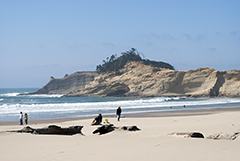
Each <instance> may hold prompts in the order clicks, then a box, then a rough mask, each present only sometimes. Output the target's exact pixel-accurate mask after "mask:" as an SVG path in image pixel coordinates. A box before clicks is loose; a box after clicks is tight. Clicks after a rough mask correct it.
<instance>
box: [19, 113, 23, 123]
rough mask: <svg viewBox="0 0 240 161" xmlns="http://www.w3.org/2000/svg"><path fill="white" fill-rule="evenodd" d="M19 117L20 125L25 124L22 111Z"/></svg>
mask: <svg viewBox="0 0 240 161" xmlns="http://www.w3.org/2000/svg"><path fill="white" fill-rule="evenodd" d="M19 119H20V125H23V114H22V112H20V117H19Z"/></svg>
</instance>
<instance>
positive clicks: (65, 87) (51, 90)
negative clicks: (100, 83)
mask: <svg viewBox="0 0 240 161" xmlns="http://www.w3.org/2000/svg"><path fill="white" fill-rule="evenodd" d="M96 74H97V73H96V72H76V73H73V74H71V75H67V74H66V75H65V77H64V78H62V79H55V78H54V77H51V79H50V81H49V82H48V83H47V84H46V85H45V86H43V87H42V88H39V89H38V90H37V91H36V92H34V93H29V94H67V93H70V92H77V91H80V90H82V89H84V88H85V85H86V84H87V83H89V82H91V81H93V80H94V77H95V75H96Z"/></svg>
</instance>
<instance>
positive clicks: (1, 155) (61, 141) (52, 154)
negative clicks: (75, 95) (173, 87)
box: [0, 107, 240, 161]
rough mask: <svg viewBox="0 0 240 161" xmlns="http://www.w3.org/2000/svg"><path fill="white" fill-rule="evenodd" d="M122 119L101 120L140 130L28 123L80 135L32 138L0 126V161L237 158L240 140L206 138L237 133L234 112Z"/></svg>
mask: <svg viewBox="0 0 240 161" xmlns="http://www.w3.org/2000/svg"><path fill="white" fill-rule="evenodd" d="M123 115H124V113H123ZM124 116H125V117H124V118H121V120H120V122H118V121H117V119H116V118H115V117H114V116H104V115H103V119H108V120H109V122H110V123H112V124H114V126H116V127H122V126H132V125H136V126H137V127H138V128H140V129H141V130H140V131H124V130H114V131H113V132H110V133H107V134H104V135H99V134H92V132H93V131H94V130H95V129H96V128H97V127H98V126H90V124H91V122H92V118H81V119H79V118H74V119H55V120H30V121H29V125H28V126H31V127H32V128H43V127H47V126H48V125H58V126H61V127H69V126H77V125H79V126H84V127H83V129H82V133H83V135H82V134H76V135H35V134H29V133H12V132H7V131H11V130H20V129H22V128H23V127H25V126H26V125H23V126H20V125H19V122H18V121H15V122H0V142H1V146H0V159H1V160H4V161H11V160H20V161H21V160H23V161H30V160H35V161H40V160H45V161H54V160H56V161H62V160H64V161H65V160H72V161H75V160H84V161H93V160H94V161H95V160H105V161H108V160H109V161H110V160H115V161H118V160H119V161H120V160H138V161H139V160H140V161H146V160H164V161H175V160H176V161H181V160H182V161H183V160H184V161H188V160H189V161H190V160H191V161H192V160H205V161H206V160H207V161H208V160H209V161H215V160H218V161H228V160H229V161H233V160H238V159H239V158H240V153H239V149H240V136H239V137H237V138H236V139H235V140H214V139H207V137H208V136H210V135H215V134H225V135H232V134H234V133H236V132H240V107H234V108H227V109H212V110H199V111H182V112H167V113H144V114H135V115H124ZM174 132H181V133H184V132H200V133H202V134H203V135H204V137H205V138H203V139H202V138H189V137H186V136H185V135H170V134H173V133H174Z"/></svg>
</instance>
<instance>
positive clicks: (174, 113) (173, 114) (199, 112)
mask: <svg viewBox="0 0 240 161" xmlns="http://www.w3.org/2000/svg"><path fill="white" fill-rule="evenodd" d="M234 111H240V106H237V107H227V108H213V109H200V110H199V109H198V110H182V111H167V112H143V113H132V114H124V113H123V114H122V116H123V117H127V118H147V117H181V116H182V117H183V116H198V115H211V114H216V113H221V112H234ZM94 117H95V116H83V117H73V118H56V119H42V120H28V122H29V125H33V124H52V123H61V122H68V121H77V120H86V119H93V118H94ZM113 117H115V115H103V119H104V118H113ZM5 125H19V121H4V122H0V126H5ZM24 125H25V124H24Z"/></svg>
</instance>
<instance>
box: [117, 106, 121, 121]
mask: <svg viewBox="0 0 240 161" xmlns="http://www.w3.org/2000/svg"><path fill="white" fill-rule="evenodd" d="M121 113H122V109H121V107H120V106H118V109H117V112H116V115H117V120H118V121H120V117H121Z"/></svg>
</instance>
